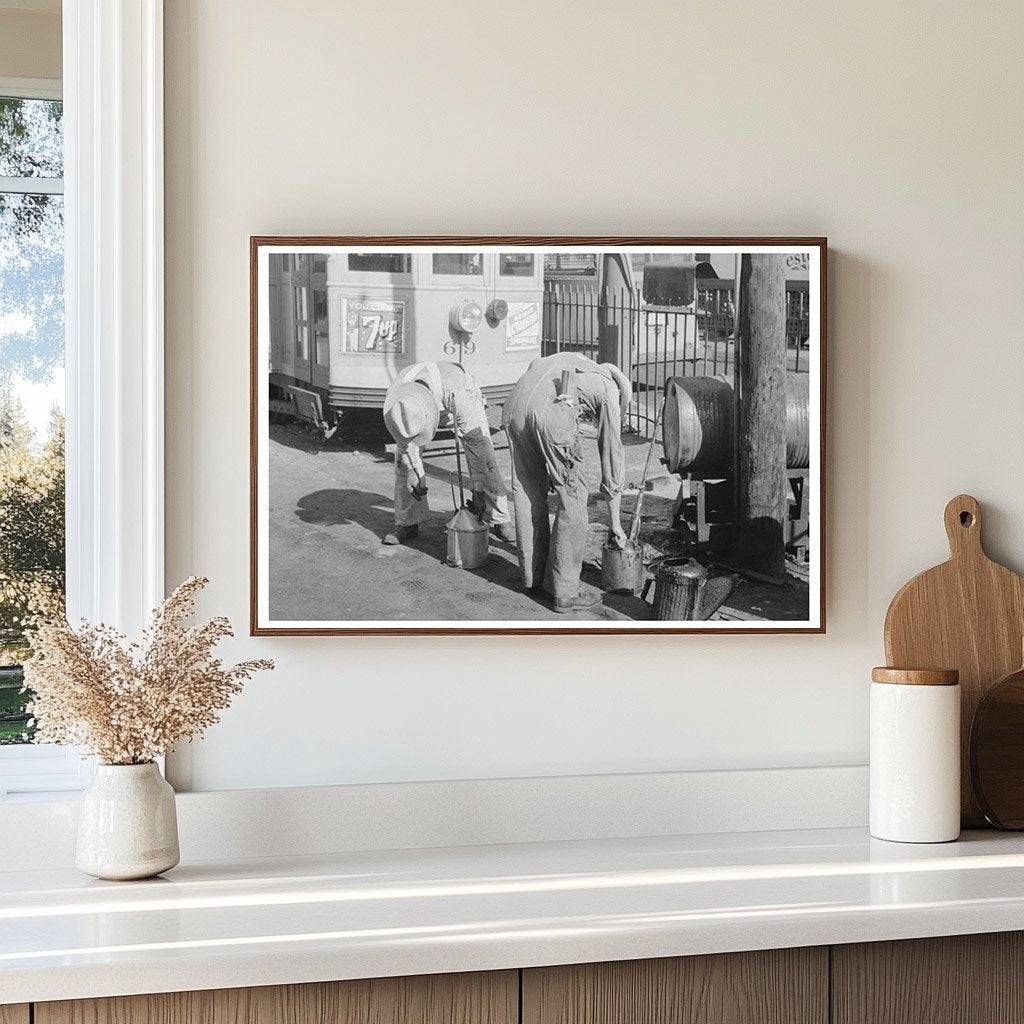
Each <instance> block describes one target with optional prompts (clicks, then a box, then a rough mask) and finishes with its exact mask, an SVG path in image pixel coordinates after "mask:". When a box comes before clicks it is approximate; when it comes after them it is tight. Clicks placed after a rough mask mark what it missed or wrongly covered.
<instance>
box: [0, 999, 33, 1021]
mask: <svg viewBox="0 0 1024 1024" xmlns="http://www.w3.org/2000/svg"><path fill="white" fill-rule="evenodd" d="M28 1019H29V1018H28V1005H27V1004H26V1003H6V1004H5V1005H2V1006H0V1024H28Z"/></svg>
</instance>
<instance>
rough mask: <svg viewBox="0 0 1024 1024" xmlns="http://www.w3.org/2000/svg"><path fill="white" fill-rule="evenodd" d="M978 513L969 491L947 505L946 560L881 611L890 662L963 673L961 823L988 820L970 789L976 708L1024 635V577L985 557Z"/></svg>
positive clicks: (1013, 661) (1012, 666)
mask: <svg viewBox="0 0 1024 1024" xmlns="http://www.w3.org/2000/svg"><path fill="white" fill-rule="evenodd" d="M981 518H982V517H981V507H980V506H979V505H978V502H977V501H976V500H975V499H974V498H972V497H971V496H970V495H969V494H960V495H958V496H957V497H955V498H953V500H952V501H950V502H949V504H948V505H947V506H946V512H945V522H946V536H947V537H949V556H950V557H949V561H948V562H943V563H942V564H941V565H937V566H935V567H934V568H932V569H927V570H926V571H925V572H922V573H921V574H920V575H918V576H915V577H914V578H913V579H912V580H911V581H910V582H909V583H907V584H905V585H904V586H903V587H902V588H901V589H900V591H899V592H898V593H897V594H896V596H895V597H894V598H893V599H892V602H891V603H890V605H889V610H888V612H886V615H885V657H886V662H887V663H888V664H889V665H892V666H894V667H896V668H955V669H959V671H960V689H961V693H962V701H963V703H962V711H961V715H962V717H961V725H960V813H961V817H962V819H963V824H964V826H965V827H978V826H984V824H985V819H984V816H983V815H982V813H981V809H980V807H979V806H978V803H977V801H976V800H975V798H974V794H973V792H972V789H971V772H970V734H971V722H972V721H973V719H974V712H975V709H976V708H977V706H978V702H979V701H980V700H981V698H982V696H983V695H984V694H985V692H986V690H987V689H988V688H989V687H990V686H991V685H992V684H993V683H996V682H998V681H999V680H1000V679H1002V678H1003V677H1004V676H1006V675H1009V674H1010V673H1011V672H1013V671H1014V670H1016V669H1018V668H1020V651H1021V637H1022V636H1024V579H1022V578H1021V577H1020V576H1018V575H1017V574H1016V573H1015V572H1011V571H1010V570H1009V569H1007V568H1005V567H1004V566H1002V565H998V564H997V563H996V562H993V561H992V560H991V559H990V558H988V557H987V556H986V554H985V552H984V550H983V549H982V546H981Z"/></svg>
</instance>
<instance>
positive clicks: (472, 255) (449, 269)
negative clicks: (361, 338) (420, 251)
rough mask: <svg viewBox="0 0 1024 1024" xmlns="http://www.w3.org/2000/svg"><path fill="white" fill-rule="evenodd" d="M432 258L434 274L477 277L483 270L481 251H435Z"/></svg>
mask: <svg viewBox="0 0 1024 1024" xmlns="http://www.w3.org/2000/svg"><path fill="white" fill-rule="evenodd" d="M433 258H434V273H435V274H457V275H458V276H459V277H479V276H480V275H482V274H483V272H484V254H483V253H482V252H436V253H434V257H433Z"/></svg>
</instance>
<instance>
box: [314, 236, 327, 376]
mask: <svg viewBox="0 0 1024 1024" xmlns="http://www.w3.org/2000/svg"><path fill="white" fill-rule="evenodd" d="M324 259H325V260H326V257H324ZM313 260H314V264H315V262H316V257H315V256H314V257H313ZM313 335H314V337H315V338H316V353H315V358H316V361H317V362H318V363H319V364H320V365H321V366H330V364H331V346H330V340H329V335H328V330H327V292H325V291H324V290H323V289H322V288H315V289H314V290H313Z"/></svg>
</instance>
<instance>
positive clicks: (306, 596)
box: [268, 392, 808, 622]
mask: <svg viewBox="0 0 1024 1024" xmlns="http://www.w3.org/2000/svg"><path fill="white" fill-rule="evenodd" d="M638 397H640V398H642V397H643V392H641V393H640V395H639V396H638ZM489 412H490V413H491V414H492V416H494V415H496V412H495V410H489ZM649 414H650V416H651V418H652V419H653V414H654V409H653V407H651V408H650V409H649ZM504 438H505V435H504V434H503V433H500V432H499V433H496V434H495V435H494V439H495V443H496V445H498V446H502V445H504V443H505V439H504ZM389 441H390V438H389V437H388V436H387V435H386V432H385V430H384V427H383V424H382V422H381V420H380V413H379V412H372V411H369V410H367V411H360V412H355V413H352V414H350V415H349V416H348V417H347V418H346V419H345V421H343V424H342V427H341V429H340V430H339V432H338V434H337V435H336V436H335V437H334V438H332V440H331V441H330V442H328V443H327V444H326V445H322V444H320V443H319V442H318V441H315V440H314V439H313V438H312V437H311V436H310V435H309V434H308V433H306V432H305V431H304V430H303V429H302V428H301V427H298V426H295V425H292V424H272V425H271V427H270V451H269V456H270V466H269V470H270V472H269V475H268V479H269V480H270V610H271V615H272V617H273V618H274V619H275V620H301V621H311V622H315V621H318V620H319V621H323V620H328V621H329V620H344V621H360V620H361V621H418V620H419V621H422V620H437V621H460V620H461V621H477V622H481V621H489V620H518V621H524V620H543V619H555V620H558V621H562V620H564V619H566V618H581V619H591V620H592V619H604V620H610V621H614V620H643V619H648V618H650V605H649V604H647V603H645V602H643V601H641V600H640V599H638V598H634V597H631V596H629V595H620V594H605V595H604V598H603V604H602V605H601V606H600V607H599V608H597V609H594V610H593V611H591V612H587V613H579V614H577V615H575V616H564V615H558V614H556V613H555V612H554V611H553V610H552V609H551V608H550V607H549V606H548V605H547V604H545V603H543V602H542V601H541V600H538V599H536V598H534V597H533V596H531V595H529V594H526V593H524V592H523V590H522V587H521V585H520V575H519V566H518V562H517V559H516V552H515V548H514V547H513V546H512V545H508V544H503V543H501V542H499V541H498V540H496V539H495V538H491V546H490V556H489V558H488V560H487V562H486V564H485V565H483V566H482V567H481V568H479V569H475V570H465V569H456V568H453V567H451V566H449V565H446V564H445V562H444V558H445V554H446V534H445V526H446V524H447V522H448V520H449V519H450V518H451V517H452V514H453V512H454V509H455V505H454V504H453V502H452V491H451V485H450V483H449V480H450V478H451V477H452V476H453V475H454V474H455V468H456V467H455V457H454V455H453V454H452V455H444V456H440V457H439V456H431V457H429V458H428V459H426V460H425V464H426V467H427V475H428V478H429V481H430V483H429V487H430V493H429V499H428V500H429V501H430V507H431V512H432V514H431V516H430V519H429V521H428V522H427V523H426V524H425V525H424V526H422V527H421V528H420V536H419V538H418V539H417V540H415V541H413V542H412V543H411V544H405V545H399V546H396V547H387V546H385V545H383V544H381V538H382V537H383V536H384V535H385V534H386V533H387V532H388V531H389V530H391V529H392V528H393V526H394V512H393V494H394V463H393V462H392V458H391V455H390V454H388V452H387V451H386V450H385V447H384V446H385V444H386V443H388V442H389ZM623 443H624V445H625V450H626V483H627V488H629V490H627V493H626V494H625V495H624V496H623V501H622V506H623V525H624V526H625V527H626V528H627V529H628V527H629V519H630V516H631V515H632V510H633V507H634V504H635V501H636V493H637V488H638V487H639V485H640V483H641V481H642V479H643V468H644V460H645V459H646V457H647V448H648V442H646V441H644V440H643V439H642V438H640V437H638V436H637V435H635V434H630V433H626V434H624V435H623ZM584 452H585V455H586V471H587V479H588V481H589V483H590V521H591V523H604V524H607V522H608V507H607V504H606V503H605V502H604V500H603V499H601V498H600V497H599V496H598V493H597V490H598V486H599V484H600V468H599V463H598V458H597V442H596V441H595V440H594V439H593V438H592V437H588V438H587V439H586V440H585V441H584ZM497 454H498V462H499V465H500V466H501V468H502V471H503V473H504V475H505V478H506V481H510V478H511V462H510V458H509V453H508V451H507V450H500V447H499V451H498V453H497ZM661 456H662V449H661V446H660V444H657V445H655V448H654V454H653V457H652V460H651V471H650V475H651V476H652V477H653V478H654V482H653V490H649V491H648V492H647V493H646V494H645V495H644V502H643V514H642V519H641V530H640V539H641V541H642V542H643V543H644V544H645V545H646V551H647V560H648V561H650V560H651V559H652V558H656V557H658V556H663V555H677V554H682V553H684V552H683V551H682V543H683V542H682V537H681V535H680V532H679V531H678V530H674V529H672V524H671V521H670V520H671V515H672V509H673V505H674V503H675V498H676V496H677V494H678V490H679V478H678V477H672V476H667V475H666V474H665V470H664V466H663V465H662V464H661V462H660V459H661ZM457 494H458V485H457V482H456V496H457ZM551 511H552V513H553V512H554V508H553V507H552V509H551ZM597 550H598V549H597V547H595V548H594V554H595V555H596V554H597ZM721 571H726V570H721ZM582 578H583V581H584V582H585V583H589V584H591V585H593V586H598V585H599V584H600V572H599V569H598V564H597V563H595V562H590V561H588V562H587V563H585V565H584V569H583V577H582ZM807 594H808V592H807V583H806V581H804V580H797V579H790V580H788V582H787V583H786V584H785V585H784V586H782V587H779V586H777V585H770V584H765V583H758V582H756V581H753V580H747V579H739V580H737V581H736V586H735V589H734V590H733V592H732V594H731V595H730V596H729V598H728V600H727V603H726V605H725V606H724V607H723V608H722V609H721V610H720V612H719V613H718V614H716V615H715V616H714V617H715V618H752V619H760V618H768V619H775V620H780V621H784V620H787V619H788V620H798V619H802V618H804V617H805V616H806V609H807Z"/></svg>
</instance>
